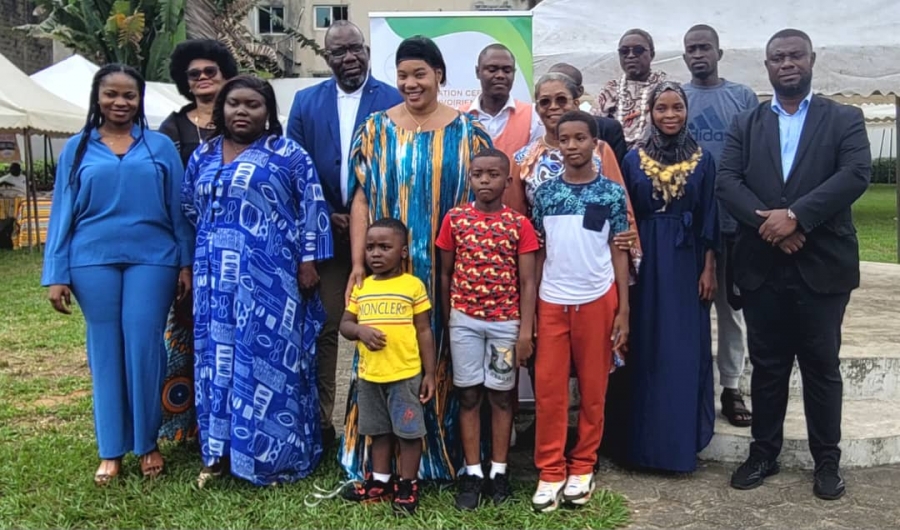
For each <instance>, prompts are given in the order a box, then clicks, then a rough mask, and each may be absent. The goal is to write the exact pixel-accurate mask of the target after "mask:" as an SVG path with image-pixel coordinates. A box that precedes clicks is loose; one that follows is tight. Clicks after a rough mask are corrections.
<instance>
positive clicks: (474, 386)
mask: <svg viewBox="0 0 900 530" xmlns="http://www.w3.org/2000/svg"><path fill="white" fill-rule="evenodd" d="M469 184H470V185H471V188H472V191H473V192H474V194H475V201H474V202H473V203H471V204H467V205H465V206H460V207H457V208H453V209H452V210H450V211H449V212H447V215H446V216H445V217H444V220H443V223H442V224H441V230H440V233H439V234H438V238H437V241H436V242H435V244H436V245H437V247H438V248H440V249H441V302H442V304H443V315H444V318H445V319H447V322H446V325H445V329H447V330H448V331H449V341H450V355H451V358H452V360H453V385H454V386H455V387H456V388H457V392H458V395H459V403H460V411H459V423H460V431H461V433H462V441H463V452H464V454H465V459H466V469H465V473H461V474H460V478H459V484H458V492H457V495H456V506H457V508H459V509H468V510H473V509H475V508H477V507H478V504H479V502H480V500H481V493H482V491H483V489H484V486H485V478H484V472H483V471H482V467H481V444H480V441H481V415H480V410H481V402H482V399H483V398H484V395H485V393H486V394H487V397H488V401H489V402H490V404H491V431H492V438H491V452H492V454H491V470H490V473H489V475H488V481H489V486H490V488H488V489H489V491H490V492H491V497H492V500H493V502H494V503H495V504H501V503H503V502H505V501H506V500H507V499H509V497H510V486H509V476H508V474H507V472H506V457H507V453H508V452H509V438H510V433H511V431H512V421H513V409H512V402H513V399H512V397H513V396H512V392H513V389H514V388H515V385H516V368H517V367H518V366H520V365H524V364H525V362H526V361H527V360H528V358H529V357H531V354H532V344H531V340H532V332H533V329H534V312H535V298H536V294H535V291H536V289H535V252H536V251H537V250H538V248H539V244H538V240H537V235H536V234H535V231H534V228H533V227H532V225H531V222H530V221H528V219H527V218H525V216H523V215H521V214H519V213H517V212H515V211H514V210H512V209H510V208H509V207H507V206H504V205H503V203H502V197H503V191H504V190H505V189H506V187H507V186H509V184H510V175H509V158H508V157H507V156H506V155H505V154H503V152H501V151H498V150H496V149H486V150H483V151H480V152H479V153H478V154H476V155H475V156H474V157H473V160H472V165H471V168H470V170H469ZM485 389H487V391H486V392H485Z"/></svg>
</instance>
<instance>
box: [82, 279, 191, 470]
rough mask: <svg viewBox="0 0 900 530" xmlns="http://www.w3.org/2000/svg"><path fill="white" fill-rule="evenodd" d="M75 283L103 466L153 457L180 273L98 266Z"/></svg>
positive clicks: (160, 415) (95, 427) (160, 417)
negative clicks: (168, 329)
mask: <svg viewBox="0 0 900 530" xmlns="http://www.w3.org/2000/svg"><path fill="white" fill-rule="evenodd" d="M71 275H72V293H73V294H74V295H75V298H76V299H77V300H78V305H79V306H80V307H81V311H82V312H83V313H84V318H85V321H86V322H87V357H88V367H89V368H90V370H91V377H92V379H93V387H94V396H93V397H94V430H95V433H96V435H97V446H98V448H99V452H100V458H103V459H112V458H119V457H122V456H124V455H125V454H126V453H128V452H134V453H135V454H137V455H143V454H146V453H149V452H150V451H152V450H153V449H154V448H155V447H156V440H157V435H158V433H159V426H160V424H161V423H162V402H161V395H162V385H163V378H164V377H165V374H166V352H165V345H164V342H163V340H164V333H165V328H166V317H167V316H168V313H169V307H170V306H171V305H172V300H173V299H174V297H175V289H176V282H177V279H178V269H177V268H176V267H163V266H155V265H98V266H90V267H76V268H73V269H72V271H71Z"/></svg>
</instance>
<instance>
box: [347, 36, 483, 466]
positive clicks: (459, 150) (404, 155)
mask: <svg viewBox="0 0 900 530" xmlns="http://www.w3.org/2000/svg"><path fill="white" fill-rule="evenodd" d="M396 65H397V88H398V89H399V90H400V94H401V95H402V96H403V103H400V104H399V105H397V106H395V107H392V108H390V109H388V110H386V111H383V112H376V113H374V114H372V115H371V116H369V118H368V119H367V120H366V121H365V122H364V123H363V124H362V125H361V126H360V129H359V130H358V131H357V135H356V137H355V139H354V142H353V147H352V149H351V159H350V172H351V175H353V176H354V177H355V178H354V179H351V182H350V191H351V196H352V197H353V202H352V205H351V213H350V223H351V225H350V230H351V232H350V244H351V248H352V252H353V272H352V273H351V275H350V282H349V284H348V291H347V292H348V294H349V292H350V290H352V288H353V285H354V284H361V282H362V279H363V278H364V277H365V274H366V272H365V265H364V263H365V239H366V227H367V226H368V224H369V223H370V222H372V221H374V220H376V219H380V218H382V217H394V218H397V219H400V220H401V221H403V222H404V223H405V224H406V225H407V226H408V227H409V260H408V262H407V264H406V267H407V269H406V272H409V273H411V274H413V275H415V276H416V277H418V278H419V279H420V280H422V282H423V283H424V284H425V286H426V287H427V288H428V297H429V298H430V299H431V300H440V296H439V293H438V290H437V286H438V285H439V279H438V278H437V272H438V271H439V270H440V268H439V267H438V263H437V255H436V251H435V246H434V238H435V236H436V234H437V231H438V228H439V227H440V223H441V219H443V217H444V214H446V213H447V211H448V210H450V208H453V207H455V206H459V205H461V204H464V203H465V202H467V201H469V200H471V192H470V189H469V184H468V179H467V176H468V173H469V163H470V162H471V159H472V156H473V155H474V154H475V153H477V152H478V151H480V150H481V149H484V148H485V147H490V145H491V139H490V136H488V134H487V132H485V130H484V129H482V128H481V125H480V124H478V122H477V121H475V120H473V119H472V118H470V117H469V116H468V115H467V114H464V113H460V112H459V111H458V110H455V109H453V108H451V107H449V106H447V105H444V104H442V103H440V102H439V101H438V91H439V90H440V86H441V85H443V84H444V83H445V82H446V80H447V79H446V71H447V68H446V66H445V65H444V59H443V57H442V56H441V52H440V50H439V49H438V47H437V45H435V44H434V42H432V41H431V40H429V39H427V38H425V37H411V38H409V39H406V40H405V41H403V42H402V43H401V44H400V46H399V48H397V54H396ZM431 314H432V329H433V332H434V336H435V338H436V339H437V340H438V349H437V351H438V367H437V373H436V380H437V391H436V393H435V399H433V400H431V401H430V402H429V403H428V404H427V405H426V406H425V422H426V424H427V427H428V434H427V435H426V438H425V444H426V446H425V450H424V452H423V453H422V464H421V465H420V466H419V477H420V478H422V479H426V480H429V479H439V480H440V479H443V480H449V479H451V478H453V477H454V474H455V466H457V465H459V464H460V462H461V461H462V454H461V451H460V447H459V446H458V444H456V443H454V442H453V439H454V437H455V435H456V433H455V432H454V431H455V429H453V428H452V425H451V421H452V419H453V418H455V412H454V410H453V408H454V407H455V405H456V403H455V402H453V401H452V400H451V399H450V397H451V396H450V392H451V390H452V378H451V377H450V374H449V363H448V361H449V352H448V351H447V350H446V349H445V348H441V346H446V344H447V342H446V340H445V337H444V334H443V324H442V323H443V321H444V317H443V315H442V314H441V311H440V307H435V309H434V310H433V311H432V313H431ZM357 360H358V356H357V357H356V358H355V359H354V370H353V372H352V375H351V381H350V392H349V396H348V400H347V415H346V419H345V422H344V435H343V438H342V447H341V454H340V455H339V457H340V461H341V466H342V467H343V468H344V471H345V472H346V473H347V474H348V475H349V476H350V478H352V479H362V478H364V476H365V474H366V473H367V472H368V470H369V465H368V462H366V461H365V458H366V450H365V445H366V444H365V442H364V440H363V439H361V438H360V437H359V435H358V433H357V429H356V416H357V412H356V362H357Z"/></svg>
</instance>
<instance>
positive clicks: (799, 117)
mask: <svg viewBox="0 0 900 530" xmlns="http://www.w3.org/2000/svg"><path fill="white" fill-rule="evenodd" d="M811 99H812V90H810V91H809V94H807V95H806V97H805V98H803V101H801V102H800V105H799V106H798V107H797V110H796V111H795V112H794V113H793V114H791V113H789V112H788V111H786V110H784V107H782V106H781V103H780V102H779V101H778V94H775V97H773V98H772V112H774V113H775V114H777V115H778V136H779V140H780V141H781V176H782V177H783V178H784V181H785V182H787V179H788V176H789V175H790V174H791V168H792V167H793V166H794V158H796V157H797V148H798V147H799V146H800V133H801V132H803V124H804V123H806V114H807V112H808V111H809V101H810V100H811Z"/></svg>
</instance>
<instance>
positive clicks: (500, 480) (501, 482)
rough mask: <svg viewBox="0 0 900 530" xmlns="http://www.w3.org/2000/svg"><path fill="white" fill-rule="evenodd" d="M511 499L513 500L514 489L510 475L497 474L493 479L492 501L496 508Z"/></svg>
mask: <svg viewBox="0 0 900 530" xmlns="http://www.w3.org/2000/svg"><path fill="white" fill-rule="evenodd" d="M510 498H512V487H511V486H510V485H509V475H507V474H506V473H497V474H496V475H495V476H494V478H492V479H491V500H493V501H494V506H500V505H501V504H503V503H505V502H506V501H508V500H509V499H510Z"/></svg>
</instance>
